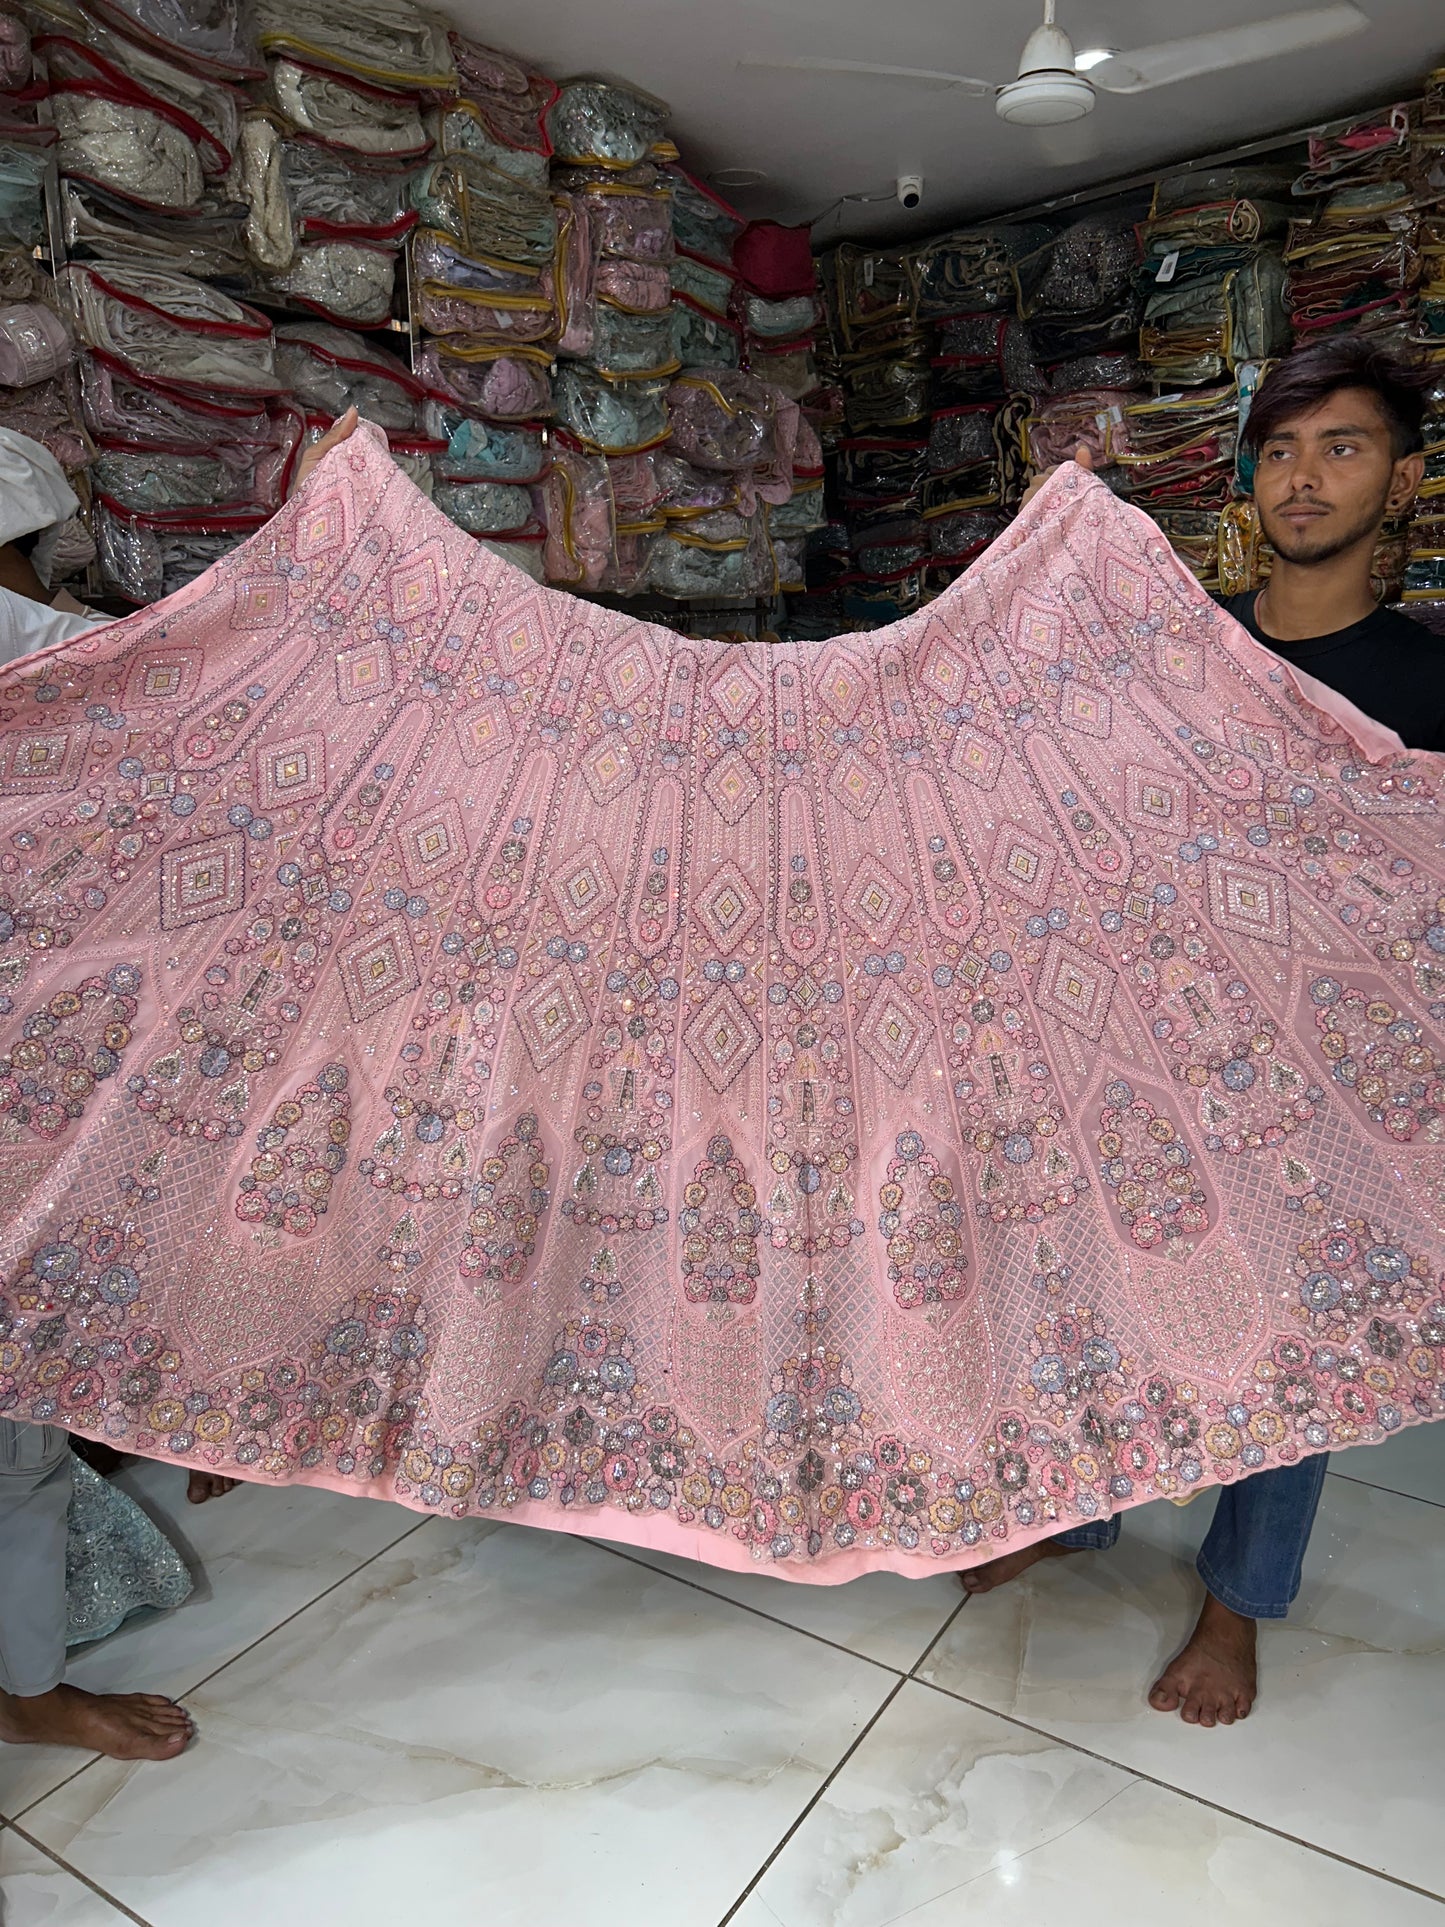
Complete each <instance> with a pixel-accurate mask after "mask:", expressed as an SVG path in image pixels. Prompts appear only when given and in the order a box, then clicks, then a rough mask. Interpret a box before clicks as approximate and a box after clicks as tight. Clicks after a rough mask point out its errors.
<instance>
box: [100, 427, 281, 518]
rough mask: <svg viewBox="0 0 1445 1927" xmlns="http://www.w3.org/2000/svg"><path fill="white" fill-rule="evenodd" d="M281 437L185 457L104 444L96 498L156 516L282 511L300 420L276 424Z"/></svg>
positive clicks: (113, 506)
mask: <svg viewBox="0 0 1445 1927" xmlns="http://www.w3.org/2000/svg"><path fill="white" fill-rule="evenodd" d="M277 432H278V439H277V440H276V441H274V442H271V443H266V444H262V445H261V446H260V447H257V446H256V445H254V444H251V443H240V444H237V443H225V442H216V443H213V444H212V445H211V446H210V447H209V448H208V449H206V450H204V451H203V450H199V449H197V450H192V451H189V452H187V453H184V454H182V453H180V452H179V451H170V450H158V449H135V448H129V447H126V446H124V445H118V444H113V443H112V444H106V443H102V444H101V446H100V448H99V451H98V452H97V454H96V458H95V461H94V463H93V464H92V467H91V480H92V484H93V486H94V489H95V493H96V497H97V499H98V500H100V501H102V502H104V503H105V505H106V506H107V507H108V508H110V509H113V510H119V511H123V512H126V513H132V514H133V513H143V514H147V515H150V514H156V513H163V512H167V511H174V510H186V511H190V512H193V513H195V514H198V515H199V514H204V513H207V512H209V511H210V510H211V509H212V508H226V509H231V508H237V507H240V508H246V509H252V508H259V509H263V510H265V511H267V512H270V511H272V510H275V509H277V508H279V507H280V505H281V501H282V498H283V496H284V494H285V490H286V483H287V481H288V479H289V477H290V473H291V467H292V462H293V459H294V456H295V454H296V451H297V448H298V447H299V444H300V439H301V421H300V418H299V416H297V415H296V414H295V412H294V411H292V412H291V424H290V426H289V427H286V428H285V429H283V428H282V427H281V426H280V425H279V424H278V430H277Z"/></svg>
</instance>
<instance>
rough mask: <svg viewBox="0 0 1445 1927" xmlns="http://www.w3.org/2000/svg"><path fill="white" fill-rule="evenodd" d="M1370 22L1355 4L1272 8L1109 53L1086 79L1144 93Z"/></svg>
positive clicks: (1301, 47)
mask: <svg viewBox="0 0 1445 1927" xmlns="http://www.w3.org/2000/svg"><path fill="white" fill-rule="evenodd" d="M1368 25H1369V22H1368V20H1367V19H1366V18H1365V16H1364V14H1362V13H1361V12H1360V10H1359V8H1358V7H1353V6H1350V5H1349V4H1348V0H1344V3H1343V4H1341V5H1339V6H1332V7H1310V8H1307V9H1306V10H1305V11H1304V12H1302V13H1281V14H1276V15H1275V16H1274V18H1273V19H1271V20H1255V21H1251V22H1249V23H1247V24H1246V25H1244V26H1242V27H1221V28H1220V29H1219V30H1218V31H1217V32H1214V33H1201V34H1195V35H1193V36H1192V37H1191V38H1189V39H1186V40H1161V41H1160V42H1159V43H1158V44H1157V45H1156V46H1153V47H1135V48H1133V49H1131V50H1130V51H1129V52H1127V53H1119V54H1111V55H1110V57H1109V58H1108V59H1107V60H1101V61H1100V62H1099V64H1098V66H1096V67H1091V68H1090V69H1089V79H1090V80H1091V81H1092V82H1093V84H1094V85H1095V86H1096V87H1098V88H1101V89H1102V90H1103V91H1104V92H1105V93H1108V94H1142V93H1144V92H1146V91H1147V90H1148V89H1149V88H1150V87H1165V86H1168V85H1169V84H1170V83H1171V82H1173V81H1176V80H1193V79H1195V78H1196V77H1197V76H1198V75H1200V74H1217V73H1220V72H1222V71H1224V70H1225V69H1226V68H1229V67H1249V66H1252V65H1253V64H1254V63H1255V61H1257V60H1274V59H1277V58H1278V57H1279V55H1280V54H1295V53H1304V52H1305V51H1306V50H1307V49H1308V48H1310V47H1323V46H1326V45H1328V43H1329V42H1330V41H1332V40H1345V39H1347V38H1348V37H1349V36H1350V35H1351V34H1354V33H1358V32H1359V31H1360V29H1361V28H1362V27H1366V26H1368Z"/></svg>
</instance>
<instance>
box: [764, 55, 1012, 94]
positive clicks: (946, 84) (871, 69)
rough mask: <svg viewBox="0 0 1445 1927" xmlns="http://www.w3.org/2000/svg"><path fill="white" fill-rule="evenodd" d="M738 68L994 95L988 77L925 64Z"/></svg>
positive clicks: (810, 61) (777, 63)
mask: <svg viewBox="0 0 1445 1927" xmlns="http://www.w3.org/2000/svg"><path fill="white" fill-rule="evenodd" d="M738 66H739V67H740V68H744V69H748V70H751V71H753V72H759V71H761V72H763V73H779V72H786V73H803V74H866V75H868V76H870V77H878V78H881V79H883V80H913V81H918V82H920V83H921V84H922V85H924V86H926V87H937V88H942V89H955V88H956V89H959V90H961V91H962V92H964V93H969V94H996V93H997V92H998V88H997V86H995V84H994V83H993V81H991V80H975V79H974V78H973V76H972V75H971V74H939V73H935V72H934V71H933V70H932V69H931V68H929V67H876V66H874V65H873V64H872V63H871V62H870V61H866V60H823V59H814V58H812V57H808V58H804V59H801V60H740V61H739V62H738Z"/></svg>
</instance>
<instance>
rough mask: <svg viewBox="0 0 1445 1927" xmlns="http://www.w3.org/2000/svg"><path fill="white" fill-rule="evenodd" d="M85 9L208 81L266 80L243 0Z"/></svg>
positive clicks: (98, 0) (104, 1) (111, 1)
mask: <svg viewBox="0 0 1445 1927" xmlns="http://www.w3.org/2000/svg"><path fill="white" fill-rule="evenodd" d="M85 11H86V12H87V13H88V14H90V15H92V16H93V17H94V18H95V19H96V20H99V21H102V22H104V24H105V25H106V26H108V27H110V28H112V29H113V30H114V31H115V32H116V33H118V34H120V35H121V36H122V37H123V38H124V39H126V40H129V41H132V42H134V43H136V44H138V45H139V46H141V47H144V48H146V49H147V50H148V51H150V52H152V53H156V54H159V55H160V56H161V57H162V58H163V59H166V60H169V61H172V62H178V63H180V64H181V65H184V66H185V67H188V68H189V69H190V70H191V72H193V73H196V74H200V75H202V76H204V77H205V78H206V79H208V80H216V81H227V82H229V83H230V84H231V85H233V86H240V85H242V84H243V83H244V82H246V81H249V80H259V79H260V78H261V76H262V72H263V68H262V65H261V61H260V58H259V56H258V54H257V51H256V47H255V44H254V42H253V40H252V37H251V33H250V30H249V25H248V23H247V21H246V18H245V12H244V8H243V6H242V5H241V3H240V0H85Z"/></svg>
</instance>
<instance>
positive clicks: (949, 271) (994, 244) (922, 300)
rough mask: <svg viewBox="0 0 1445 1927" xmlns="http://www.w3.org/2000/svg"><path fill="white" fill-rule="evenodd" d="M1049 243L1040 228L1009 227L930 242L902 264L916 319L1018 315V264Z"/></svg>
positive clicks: (990, 228) (1025, 226) (961, 234)
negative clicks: (1016, 310) (1014, 308)
mask: <svg viewBox="0 0 1445 1927" xmlns="http://www.w3.org/2000/svg"><path fill="white" fill-rule="evenodd" d="M1048 238H1049V231H1048V229H1047V228H1046V227H1043V226H1040V225H1039V224H1038V223H1031V224H1030V223H1003V224H999V225H997V226H993V227H984V228H974V229H968V230H965V231H963V232H962V233H957V234H945V235H943V236H941V237H940V238H939V239H938V240H937V241H931V242H929V243H928V245H927V246H926V247H922V248H919V249H917V250H915V251H914V252H913V253H911V254H909V255H907V256H906V257H904V259H903V261H902V262H901V264H900V265H901V267H902V270H903V272H904V274H905V275H906V277H907V279H908V283H909V287H910V293H911V303H910V305H911V310H912V312H913V314H915V315H917V316H918V317H919V318H924V317H927V318H930V319H940V320H943V319H947V318H948V317H951V316H954V315H964V314H980V313H985V314H987V313H993V314H997V313H1001V312H1003V311H1005V310H1007V311H1012V309H1013V306H1014V264H1015V262H1017V261H1021V260H1023V259H1024V257H1025V256H1026V255H1029V254H1032V253H1033V252H1034V251H1035V250H1036V249H1037V248H1039V247H1040V246H1041V245H1042V244H1043V243H1044V242H1046V241H1047V240H1048ZM945 352H947V351H945Z"/></svg>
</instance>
